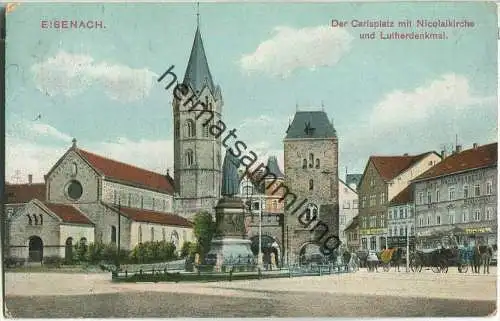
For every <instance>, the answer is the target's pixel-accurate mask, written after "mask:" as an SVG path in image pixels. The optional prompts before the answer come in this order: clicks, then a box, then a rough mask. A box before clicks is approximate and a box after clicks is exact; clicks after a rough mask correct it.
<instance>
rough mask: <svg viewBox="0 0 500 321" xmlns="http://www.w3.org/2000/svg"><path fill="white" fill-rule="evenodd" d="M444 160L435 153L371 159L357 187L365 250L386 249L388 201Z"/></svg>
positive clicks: (362, 243)
mask: <svg viewBox="0 0 500 321" xmlns="http://www.w3.org/2000/svg"><path fill="white" fill-rule="evenodd" d="M440 161H441V157H440V156H439V155H438V154H437V153H436V152H426V153H423V154H420V155H416V156H410V155H408V154H405V155H403V156H371V157H370V158H369V160H368V163H367V164H366V167H365V171H364V173H363V177H362V178H361V182H360V184H359V188H358V197H359V200H360V201H359V202H360V203H359V216H360V225H361V227H360V234H361V247H362V249H364V250H366V249H370V250H379V249H383V248H384V247H385V246H386V235H387V219H386V217H387V213H388V205H389V201H390V200H392V198H394V197H395V196H396V195H397V194H399V193H400V192H401V191H402V190H404V189H405V188H406V187H407V186H408V185H409V184H410V181H411V180H412V179H414V178H415V177H417V176H418V175H420V174H422V173H423V172H425V171H426V170H428V169H429V168H431V167H432V166H434V165H435V164H437V163H438V162H440Z"/></svg>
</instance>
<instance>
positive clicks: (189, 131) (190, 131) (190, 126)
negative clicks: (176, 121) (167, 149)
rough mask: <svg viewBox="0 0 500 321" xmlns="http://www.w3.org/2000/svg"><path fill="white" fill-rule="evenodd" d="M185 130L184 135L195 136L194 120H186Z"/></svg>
mask: <svg viewBox="0 0 500 321" xmlns="http://www.w3.org/2000/svg"><path fill="white" fill-rule="evenodd" d="M184 127H185V130H186V137H195V136H196V127H195V124H194V122H193V121H192V120H191V119H188V120H186V123H185V125H184Z"/></svg>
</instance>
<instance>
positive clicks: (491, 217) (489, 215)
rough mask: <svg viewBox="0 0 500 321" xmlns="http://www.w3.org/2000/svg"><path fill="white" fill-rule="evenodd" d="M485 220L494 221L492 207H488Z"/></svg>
mask: <svg viewBox="0 0 500 321" xmlns="http://www.w3.org/2000/svg"><path fill="white" fill-rule="evenodd" d="M485 219H486V220H487V221H490V220H492V219H493V209H492V208H491V207H487V208H486V217H485Z"/></svg>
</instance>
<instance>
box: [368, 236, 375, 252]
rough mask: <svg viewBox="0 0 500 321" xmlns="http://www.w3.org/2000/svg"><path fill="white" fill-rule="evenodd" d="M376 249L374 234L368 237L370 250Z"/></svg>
mask: <svg viewBox="0 0 500 321" xmlns="http://www.w3.org/2000/svg"><path fill="white" fill-rule="evenodd" d="M376 249H377V238H376V237H375V236H372V237H370V250H372V251H374V250H376Z"/></svg>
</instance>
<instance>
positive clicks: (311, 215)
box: [306, 204, 318, 222]
mask: <svg viewBox="0 0 500 321" xmlns="http://www.w3.org/2000/svg"><path fill="white" fill-rule="evenodd" d="M317 217H318V206H316V205H315V204H309V205H308V206H307V209H306V221H308V222H309V221H312V220H315V219H316V218H317Z"/></svg>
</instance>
